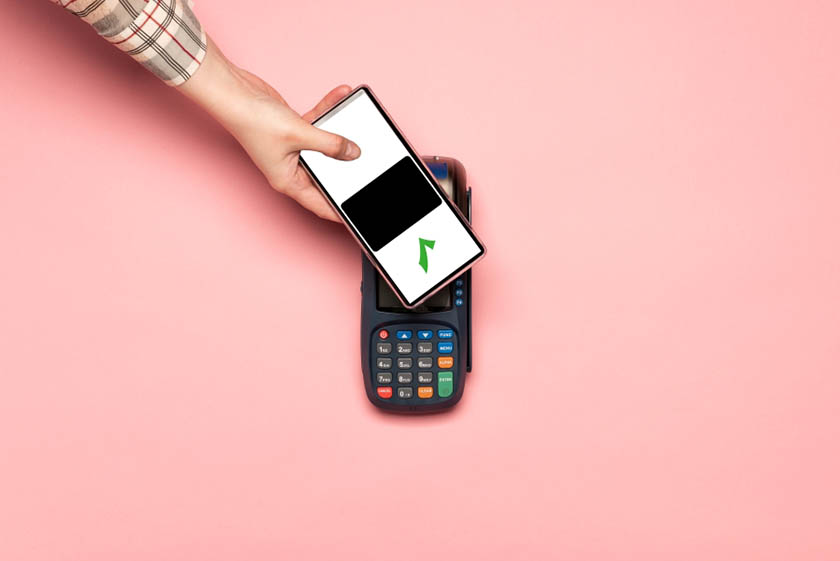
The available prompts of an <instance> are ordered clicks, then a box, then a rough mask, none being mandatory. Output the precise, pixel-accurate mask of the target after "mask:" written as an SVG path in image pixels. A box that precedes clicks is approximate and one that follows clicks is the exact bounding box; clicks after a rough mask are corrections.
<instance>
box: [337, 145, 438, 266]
mask: <svg viewBox="0 0 840 561" xmlns="http://www.w3.org/2000/svg"><path fill="white" fill-rule="evenodd" d="M439 204H441V200H440V197H439V196H438V194H437V191H436V190H435V189H434V187H432V186H431V185H430V184H429V181H428V180H427V179H426V177H425V176H424V175H423V172H421V171H420V170H419V169H417V165H416V164H415V163H414V161H413V160H412V159H411V158H409V157H408V156H406V157H404V158H403V159H402V160H400V161H399V162H397V163H396V164H394V165H393V166H391V167H390V168H389V169H387V170H386V171H385V172H384V173H383V174H382V175H380V176H379V177H377V178H376V179H374V180H373V181H371V182H370V183H368V184H367V185H366V186H365V187H363V188H362V189H361V190H360V191H358V192H356V193H354V194H353V196H351V197H350V198H349V199H347V200H346V201H344V202H343V203H342V204H341V210H343V211H344V213H345V214H346V215H347V217H348V218H349V219H350V222H352V223H353V225H354V226H355V227H356V229H357V230H358V231H359V233H360V234H361V236H362V238H364V240H365V241H366V242H367V243H368V245H369V246H370V248H371V249H372V250H373V251H379V250H380V249H382V248H383V247H385V246H386V245H387V244H388V243H390V242H391V241H392V240H393V239H394V238H396V237H397V236H399V235H400V234H401V233H403V232H405V231H406V230H407V229H408V228H410V227H411V226H413V225H414V224H416V223H417V222H418V221H419V220H420V219H421V218H423V217H424V216H426V215H427V214H429V213H430V212H431V211H432V210H434V209H435V208H436V207H437V206H438V205H439Z"/></svg>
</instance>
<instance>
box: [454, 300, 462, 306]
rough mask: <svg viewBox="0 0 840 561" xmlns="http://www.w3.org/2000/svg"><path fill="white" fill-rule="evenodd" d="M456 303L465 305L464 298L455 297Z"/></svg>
mask: <svg viewBox="0 0 840 561" xmlns="http://www.w3.org/2000/svg"><path fill="white" fill-rule="evenodd" d="M455 305H456V306H463V305H464V299H463V298H456V299H455Z"/></svg>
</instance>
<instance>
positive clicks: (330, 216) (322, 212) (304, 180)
mask: <svg viewBox="0 0 840 561" xmlns="http://www.w3.org/2000/svg"><path fill="white" fill-rule="evenodd" d="M283 192H285V193H286V194H287V195H288V196H289V197H291V198H292V199H294V200H295V201H296V202H297V203H298V204H299V205H300V206H302V207H303V208H305V209H307V210H309V211H310V212H312V213H313V214H315V215H316V216H318V217H319V218H323V219H324V220H330V221H332V222H341V219H340V218H339V217H338V214H336V212H335V210H333V207H332V206H331V205H330V203H329V202H327V199H326V198H324V195H323V194H322V193H321V191H320V190H319V189H318V188H317V187H315V185H314V184H313V183H312V180H311V179H310V178H309V176H308V175H307V174H306V172H305V171H303V169H302V168H298V172H297V173H296V174H295V178H294V182H293V187H292V188H291V189H289V190H286V191H283Z"/></svg>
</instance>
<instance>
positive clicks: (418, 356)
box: [361, 156, 472, 413]
mask: <svg viewBox="0 0 840 561" xmlns="http://www.w3.org/2000/svg"><path fill="white" fill-rule="evenodd" d="M423 160H424V162H425V163H426V165H427V166H428V167H429V169H430V170H431V172H432V174H433V175H434V176H435V178H436V179H437V180H438V183H440V185H441V187H442V188H443V190H444V191H445V192H446V194H447V195H448V196H449V198H450V199H452V201H453V202H454V203H455V204H456V205H457V206H458V208H459V209H460V211H461V212H462V213H463V215H464V216H465V217H466V218H467V220H472V217H471V213H472V208H471V206H472V205H471V196H472V191H471V189H469V188H468V187H467V182H466V171H465V170H464V166H463V165H461V163H460V162H459V161H458V160H455V159H453V158H444V157H440V156H433V157H428V156H424V157H423ZM423 241H425V240H421V241H420V247H419V251H418V266H419V267H422V266H423V265H424V263H428V260H430V259H434V246H433V245H432V243H427V244H426V247H424V244H423ZM471 281H472V272H471V271H469V270H468V271H466V272H465V273H464V274H462V275H461V276H460V277H458V278H457V279H455V280H454V281H452V282H451V283H450V284H449V285H448V286H445V287H444V288H442V289H441V290H440V291H439V292H437V293H436V294H435V295H434V296H432V297H431V298H429V299H428V300H426V301H425V302H424V303H423V304H421V305H420V306H418V307H416V308H413V309H411V310H409V309H407V308H405V307H403V306H402V305H401V304H400V301H399V299H398V298H397V296H396V295H395V294H394V292H393V290H392V289H391V288H390V287H389V286H388V284H387V283H386V282H385V281H384V280H383V279H382V277H381V276H380V274H379V273H378V272H377V271H376V269H375V268H374V267H373V265H371V264H370V261H368V259H367V257H366V256H365V255H364V254H362V287H361V290H362V373H363V375H364V380H365V390H366V392H367V396H368V399H370V401H371V402H372V403H373V404H374V405H376V406H377V407H379V408H381V409H384V410H387V411H392V412H398V413H432V412H436V411H442V410H445V409H448V408H450V407H452V406H453V405H455V404H456V403H458V400H460V399H461V395H462V394H463V392H464V382H465V378H466V373H467V372H469V371H470V370H471V369H472V333H471V331H472V329H471V327H472V325H471V320H472V310H471V298H472V294H471V292H472V282H471Z"/></svg>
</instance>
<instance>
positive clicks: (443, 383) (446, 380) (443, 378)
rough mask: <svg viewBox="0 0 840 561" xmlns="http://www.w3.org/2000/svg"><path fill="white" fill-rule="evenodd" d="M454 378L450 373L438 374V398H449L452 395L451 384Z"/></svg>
mask: <svg viewBox="0 0 840 561" xmlns="http://www.w3.org/2000/svg"><path fill="white" fill-rule="evenodd" d="M454 380H455V377H454V376H453V375H452V372H438V395H439V396H440V397H449V396H450V395H452V382H453V381H454Z"/></svg>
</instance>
